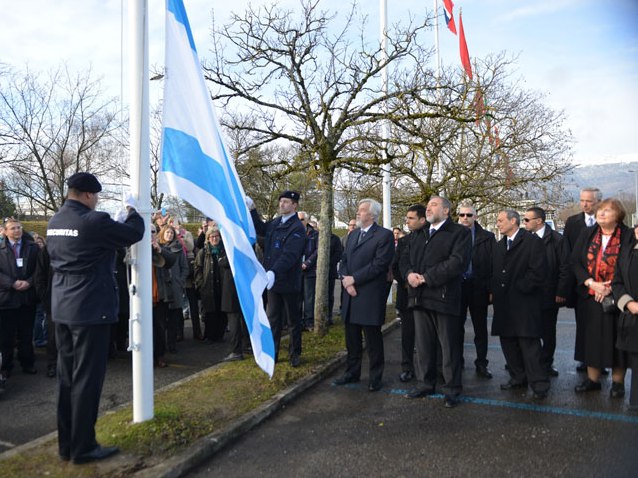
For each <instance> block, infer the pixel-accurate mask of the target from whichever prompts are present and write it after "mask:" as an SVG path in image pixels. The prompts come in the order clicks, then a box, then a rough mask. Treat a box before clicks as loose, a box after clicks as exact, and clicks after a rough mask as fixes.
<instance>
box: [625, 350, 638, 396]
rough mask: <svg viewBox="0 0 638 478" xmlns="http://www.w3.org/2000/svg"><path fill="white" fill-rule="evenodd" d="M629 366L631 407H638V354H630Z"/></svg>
mask: <svg viewBox="0 0 638 478" xmlns="http://www.w3.org/2000/svg"><path fill="white" fill-rule="evenodd" d="M627 355H629V364H630V367H631V388H630V389H629V406H631V407H638V353H630V352H628V353H627Z"/></svg>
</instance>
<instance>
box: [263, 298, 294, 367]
mask: <svg viewBox="0 0 638 478" xmlns="http://www.w3.org/2000/svg"><path fill="white" fill-rule="evenodd" d="M266 315H267V316H268V322H270V329H271V330H272V335H273V339H274V341H275V362H276V361H277V359H278V357H279V342H280V341H281V331H282V329H283V326H284V321H285V322H286V323H287V324H288V331H289V333H290V346H289V347H288V356H289V357H292V356H293V355H297V356H299V355H301V317H300V315H299V293H298V292H293V293H292V294H282V293H279V292H273V291H271V290H269V291H268V305H267V307H266Z"/></svg>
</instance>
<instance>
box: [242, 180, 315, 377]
mask: <svg viewBox="0 0 638 478" xmlns="http://www.w3.org/2000/svg"><path fill="white" fill-rule="evenodd" d="M247 202H249V207H250V209H251V211H250V213H251V215H252V218H253V223H254V224H255V230H256V232H257V234H259V235H260V236H264V268H265V269H266V271H267V272H266V274H267V275H268V286H267V287H268V305H267V307H266V315H267V316H268V321H269V322H270V328H271V329H272V333H273V338H274V341H275V362H276V361H277V357H278V356H279V341H280V340H281V330H282V328H283V321H284V317H285V318H286V320H287V322H288V327H289V329H290V331H291V333H290V337H291V339H290V349H289V351H288V358H289V360H290V365H292V366H293V367H298V366H299V364H300V363H301V358H300V357H301V315H300V311H299V300H300V299H301V256H302V254H303V250H304V246H305V243H306V228H305V227H304V225H303V224H302V223H301V221H300V220H299V217H297V207H298V206H299V193H298V192H297V191H284V192H283V193H281V194H280V195H279V214H280V215H279V217H276V218H275V219H273V220H272V221H268V222H262V220H261V218H260V217H259V214H258V213H257V210H256V209H255V207H254V204H253V203H252V200H250V199H249V198H247Z"/></svg>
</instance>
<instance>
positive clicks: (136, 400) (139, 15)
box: [129, 0, 153, 423]
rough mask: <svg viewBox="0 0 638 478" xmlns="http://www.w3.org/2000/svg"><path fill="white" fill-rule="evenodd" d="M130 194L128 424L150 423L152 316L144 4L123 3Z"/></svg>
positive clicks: (143, 1)
mask: <svg viewBox="0 0 638 478" xmlns="http://www.w3.org/2000/svg"><path fill="white" fill-rule="evenodd" d="M129 42H130V48H129V55H130V58H129V85H130V92H129V98H130V99H129V103H130V124H129V134H130V152H131V163H130V168H131V193H132V195H133V197H134V198H135V199H136V200H137V204H138V212H139V213H140V214H141V215H142V217H143V218H144V224H145V225H146V228H145V231H144V237H143V238H142V240H141V241H140V242H138V243H137V244H135V245H133V246H132V247H131V286H130V290H129V294H130V300H131V306H130V317H129V340H130V346H129V350H131V351H132V353H133V422H135V423H139V422H143V421H145V420H150V419H151V418H153V311H152V300H153V297H152V279H151V272H152V271H151V233H150V227H149V225H150V224H151V209H150V205H151V190H150V188H151V177H150V176H151V173H150V170H151V167H150V159H149V158H150V155H149V147H150V139H149V138H150V134H149V106H148V101H149V100H148V89H149V79H148V76H149V73H148V3H147V0H130V1H129Z"/></svg>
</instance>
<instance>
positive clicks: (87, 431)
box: [55, 324, 111, 458]
mask: <svg viewBox="0 0 638 478" xmlns="http://www.w3.org/2000/svg"><path fill="white" fill-rule="evenodd" d="M110 328H111V325H110V324H106V325H89V326H73V325H66V324H56V328H55V336H56V337H55V338H56V341H57V346H58V370H57V372H58V447H59V452H60V455H64V456H70V457H71V458H73V457H77V456H78V455H82V454H84V453H87V452H89V451H91V450H93V449H94V448H95V447H96V446H97V442H96V440H95V422H96V420H97V414H98V406H99V404H100V395H101V393H102V385H103V384H104V375H105V373H106V359H107V355H108V346H109V335H110V334H109V333H110Z"/></svg>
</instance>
